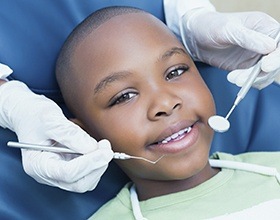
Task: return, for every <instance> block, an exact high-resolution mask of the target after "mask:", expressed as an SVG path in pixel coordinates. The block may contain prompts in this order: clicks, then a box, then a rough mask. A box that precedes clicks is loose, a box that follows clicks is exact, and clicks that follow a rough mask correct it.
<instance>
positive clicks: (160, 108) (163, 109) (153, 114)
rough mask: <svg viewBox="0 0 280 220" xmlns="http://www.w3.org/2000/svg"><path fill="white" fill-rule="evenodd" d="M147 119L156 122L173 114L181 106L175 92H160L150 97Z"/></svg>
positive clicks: (180, 100) (180, 101)
mask: <svg viewBox="0 0 280 220" xmlns="http://www.w3.org/2000/svg"><path fill="white" fill-rule="evenodd" d="M150 98H151V102H150V107H149V109H148V117H149V119H150V120H158V119H160V118H162V117H167V116H170V115H172V114H173V112H174V111H176V110H178V109H180V108H181V106H182V99H181V98H180V97H178V96H177V95H176V94H175V92H160V93H158V94H153V95H151V97H150Z"/></svg>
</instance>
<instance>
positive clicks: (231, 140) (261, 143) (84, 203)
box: [0, 0, 280, 220]
mask: <svg viewBox="0 0 280 220" xmlns="http://www.w3.org/2000/svg"><path fill="white" fill-rule="evenodd" d="M112 5H128V6H134V7H139V8H142V9H144V10H146V11H148V12H151V13H152V14H154V15H155V16H157V17H158V18H160V19H161V20H163V21H164V11H163V3H162V0H152V1H150V0H87V1H81V0H43V1H34V0H25V1H20V0H12V1H11V0H3V1H2V4H1V9H0V62H2V63H5V64H8V65H10V66H11V67H12V69H13V70H14V73H13V74H12V76H11V77H10V78H9V79H10V80H20V81H22V82H25V83H26V84H27V85H28V86H29V87H30V88H31V89H32V90H33V91H34V92H35V93H38V94H44V95H45V96H47V97H49V98H51V99H53V100H54V101H56V102H57V103H58V104H59V105H60V106H61V107H62V108H63V109H65V114H68V111H67V109H66V108H65V106H64V103H63V100H62V97H61V94H60V92H59V89H58V85H57V83H56V80H55V74H54V66H55V60H56V57H57V55H58V52H59V49H60V47H61V45H62V44H63V42H64V40H65V39H66V37H67V36H68V34H69V33H70V32H71V30H72V29H73V28H74V27H75V26H76V25H77V24H78V23H79V22H81V21H82V20H83V19H84V18H85V17H87V16H88V15H89V14H90V13H91V12H93V11H95V10H97V9H100V8H102V7H106V6H112ZM197 66H198V69H199V70H200V72H201V74H202V76H203V78H204V79H205V81H206V83H207V84H208V86H209V88H210V90H211V91H212V93H213V96H214V99H215V101H216V105H217V112H218V114H219V115H226V114H227V112H228V110H229V109H230V107H231V106H232V104H233V101H234V99H235V96H236V94H237V92H238V88H237V87H236V86H234V85H231V84H230V83H228V82H227V80H226V74H227V72H225V71H223V70H220V69H217V68H214V67H211V66H208V65H206V64H203V63H197ZM279 97H280V86H279V85H276V84H272V85H271V86H269V87H268V88H266V89H264V90H262V91H258V90H254V89H252V90H251V91H250V92H249V93H248V95H247V96H246V97H245V99H244V100H243V101H242V102H241V103H240V105H239V106H238V107H237V108H236V110H235V111H234V112H233V114H232V115H231V117H230V122H231V128H230V130H229V131H228V132H226V133H224V134H215V137H214V141H213V146H212V149H211V152H215V151H223V152H229V153H232V154H237V153H243V152H248V151H276V150H280V132H279V131H280V115H279V113H280V102H279ZM11 140H13V141H17V138H16V135H15V134H14V133H13V132H11V131H10V130H7V129H3V128H0V219H13V220H15V219H28V220H30V219H31V220H32V219H42V220H44V219H46V220H49V219H52V220H55V219H60V220H61V219H68V220H72V219H73V220H77V219H87V218H88V217H89V216H91V215H92V214H93V213H94V212H95V211H96V210H97V209H98V208H99V207H100V206H101V205H102V204H104V203H105V202H106V201H108V200H109V199H110V198H112V197H113V196H114V195H115V194H116V193H117V192H118V190H119V189H120V188H121V187H122V186H123V185H124V184H125V182H127V180H128V179H127V177H126V176H125V175H124V174H123V173H122V171H121V170H120V169H119V168H118V167H117V166H116V165H115V164H114V163H113V162H112V163H111V164H110V166H109V169H108V171H107V172H106V173H105V175H104V176H103V177H102V179H101V182H100V183H99V185H98V187H97V188H96V189H95V190H94V191H92V192H87V193H83V194H79V193H72V192H67V191H63V190H60V189H58V188H54V187H49V186H46V185H42V184H39V183H37V182H36V181H35V180H33V179H32V178H31V177H29V176H28V175H26V174H25V173H24V171H23V168H22V164H21V155H20V150H17V149H10V148H8V147H7V146H6V143H7V142H8V141H11Z"/></svg>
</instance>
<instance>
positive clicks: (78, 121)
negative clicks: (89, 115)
mask: <svg viewBox="0 0 280 220" xmlns="http://www.w3.org/2000/svg"><path fill="white" fill-rule="evenodd" d="M69 120H70V121H72V122H73V123H75V124H76V125H78V126H80V127H81V128H82V129H83V130H86V127H85V125H84V124H83V123H82V122H81V121H80V120H79V119H77V118H69Z"/></svg>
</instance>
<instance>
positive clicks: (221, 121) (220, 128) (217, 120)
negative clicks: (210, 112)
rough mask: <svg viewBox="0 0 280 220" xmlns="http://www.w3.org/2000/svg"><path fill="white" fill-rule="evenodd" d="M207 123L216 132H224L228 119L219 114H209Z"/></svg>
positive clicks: (227, 125) (227, 127)
mask: <svg viewBox="0 0 280 220" xmlns="http://www.w3.org/2000/svg"><path fill="white" fill-rule="evenodd" d="M208 124H209V126H210V127H211V128H212V129H213V130H214V131H217V132H226V131H227V130H228V129H229V127H230V123H229V121H228V120H227V119H226V118H224V117H222V116H219V115H214V116H211V117H210V118H209V119H208Z"/></svg>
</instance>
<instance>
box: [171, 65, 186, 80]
mask: <svg viewBox="0 0 280 220" xmlns="http://www.w3.org/2000/svg"><path fill="white" fill-rule="evenodd" d="M188 69H189V67H178V68H176V69H174V70H171V71H170V72H169V73H168V74H167V75H166V80H171V79H173V78H176V77H179V76H181V75H182V74H183V73H184V72H186V71H187V70H188Z"/></svg>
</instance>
